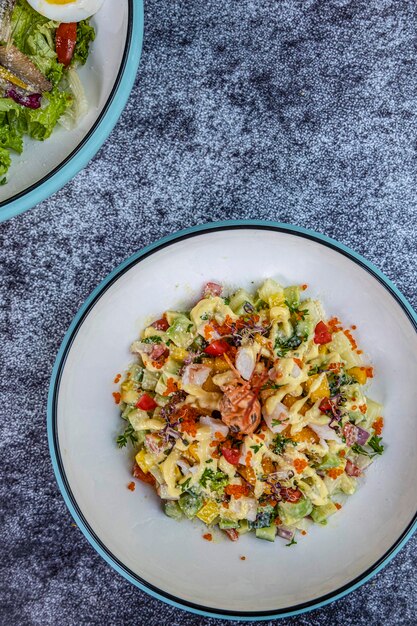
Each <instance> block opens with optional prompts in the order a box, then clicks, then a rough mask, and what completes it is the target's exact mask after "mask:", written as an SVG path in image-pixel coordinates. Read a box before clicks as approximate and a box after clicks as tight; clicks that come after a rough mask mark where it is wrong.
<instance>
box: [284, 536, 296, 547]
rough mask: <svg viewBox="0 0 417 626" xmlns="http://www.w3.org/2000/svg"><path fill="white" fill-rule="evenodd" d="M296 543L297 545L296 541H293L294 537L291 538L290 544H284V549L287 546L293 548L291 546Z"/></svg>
mask: <svg viewBox="0 0 417 626" xmlns="http://www.w3.org/2000/svg"><path fill="white" fill-rule="evenodd" d="M296 543H297V542H296V540H295V539H294V537H293V538H292V539H291V541H290V543H286V544H285V547H288V546H293V545H294V544H296Z"/></svg>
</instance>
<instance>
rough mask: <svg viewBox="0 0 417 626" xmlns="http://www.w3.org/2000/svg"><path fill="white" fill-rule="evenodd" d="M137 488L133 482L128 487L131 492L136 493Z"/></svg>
mask: <svg viewBox="0 0 417 626" xmlns="http://www.w3.org/2000/svg"><path fill="white" fill-rule="evenodd" d="M135 487H136V485H135V483H134V482H133V480H132V482H131V483H129V484H128V486H127V488H128V489H129V490H130V491H135Z"/></svg>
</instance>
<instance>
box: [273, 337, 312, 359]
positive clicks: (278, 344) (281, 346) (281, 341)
mask: <svg viewBox="0 0 417 626" xmlns="http://www.w3.org/2000/svg"><path fill="white" fill-rule="evenodd" d="M306 339H307V335H305V334H303V335H300V334H298V333H297V332H295V333H294V334H293V335H291V337H282V336H281V335H278V336H277V338H276V339H275V345H274V350H275V351H276V353H277V356H280V357H283V356H285V355H286V354H287V352H289V351H290V350H295V349H296V348H298V346H299V345H301V344H302V342H303V341H305V340H306Z"/></svg>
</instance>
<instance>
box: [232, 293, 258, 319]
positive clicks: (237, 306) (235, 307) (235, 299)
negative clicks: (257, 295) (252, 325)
mask: <svg viewBox="0 0 417 626" xmlns="http://www.w3.org/2000/svg"><path fill="white" fill-rule="evenodd" d="M245 302H249V304H251V305H252V306H254V301H253V298H252V296H251V295H250V294H249V293H248V292H247V291H245V289H239V290H238V291H236V293H234V294H233V296H232V297H231V298H230V303H229V306H230V308H231V309H232V311H233V312H234V313H236V314H237V315H243V313H245V310H244V308H243V305H244V304H245Z"/></svg>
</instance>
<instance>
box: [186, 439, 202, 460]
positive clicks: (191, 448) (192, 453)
mask: <svg viewBox="0 0 417 626" xmlns="http://www.w3.org/2000/svg"><path fill="white" fill-rule="evenodd" d="M197 445H198V444H197V443H192V444H191V445H190V446H189V448H188V450H187V452H188V454H189V455H190V456H192V458H193V459H194V460H195V461H200V457H199V456H198V454H197Z"/></svg>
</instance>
